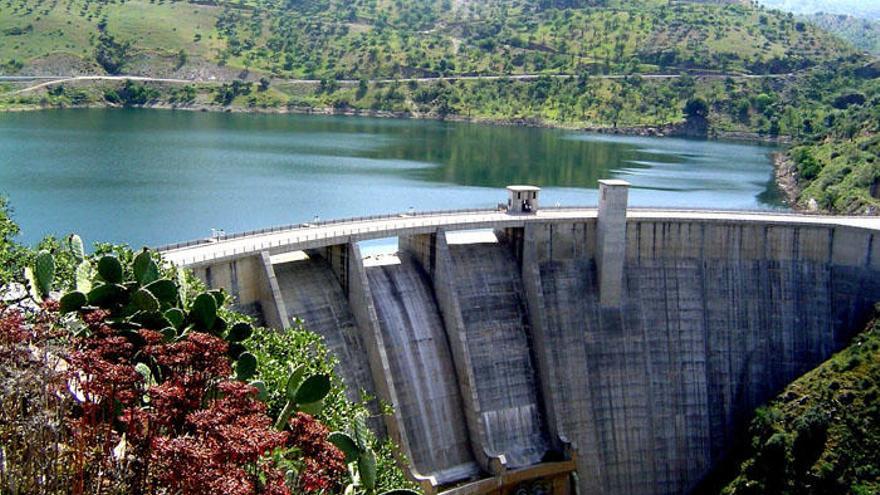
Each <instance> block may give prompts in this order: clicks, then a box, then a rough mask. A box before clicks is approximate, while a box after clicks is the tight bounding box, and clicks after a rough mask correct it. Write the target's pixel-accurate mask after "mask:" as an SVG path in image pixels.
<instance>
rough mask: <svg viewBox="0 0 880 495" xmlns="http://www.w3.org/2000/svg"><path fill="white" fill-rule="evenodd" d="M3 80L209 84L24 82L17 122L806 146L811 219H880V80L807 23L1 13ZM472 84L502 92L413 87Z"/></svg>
mask: <svg viewBox="0 0 880 495" xmlns="http://www.w3.org/2000/svg"><path fill="white" fill-rule="evenodd" d="M0 64H2V68H0V72H3V73H6V74H26V73H33V72H38V73H50V74H59V73H60V74H70V73H73V74H77V73H82V74H106V73H113V74H115V73H119V74H125V75H138V74H139V75H145V76H152V77H174V78H180V79H186V80H188V81H191V82H190V83H188V84H171V83H156V82H150V83H145V82H137V81H134V82H132V81H128V82H122V81H97V82H96V81H69V82H65V83H63V84H55V85H52V86H49V87H46V88H42V89H39V90H34V91H28V92H24V93H20V94H16V93H14V92H12V90H14V89H18V88H21V87H22V86H21V84H15V85H13V84H12V83H6V84H5V88H6V89H4V88H3V87H0V110H10V109H12V110H14V109H29V108H40V107H65V106H82V105H111V106H158V107H173V108H191V109H199V108H210V109H218V108H222V109H227V110H240V111H270V112H287V111H296V112H313V111H314V112H337V113H355V114H374V115H375V114H379V115H382V114H388V115H395V116H415V117H425V118H450V119H467V120H475V121H487V122H503V123H525V124H530V125H550V126H561V127H571V128H588V129H599V130H605V129H610V130H615V129H617V130H619V131H620V132H639V133H655V134H686V135H697V136H709V137H739V138H762V139H773V140H775V139H781V140H792V141H794V143H795V144H796V145H797V147H796V148H795V149H794V150H793V151H792V153H791V154H790V158H791V159H793V160H795V161H796V162H797V163H796V165H795V166H794V167H793V169H794V172H795V175H796V176H797V177H796V179H797V187H796V189H797V190H796V191H793V194H794V195H795V196H796V197H794V198H792V200H793V201H794V202H795V203H797V204H798V205H799V206H802V207H804V208H811V207H812V208H816V209H823V210H828V211H838V212H847V213H864V212H866V211H867V212H876V211H877V206H878V205H877V197H878V193H877V189H878V186H877V176H878V173H880V172H878V166H877V164H876V158H877V156H876V154H877V149H876V146H874V144H872V143H874V137H875V136H876V123H877V118H876V116H875V115H874V114H873V113H872V112H873V111H874V110H872V109H873V108H875V107H876V106H877V105H876V101H877V100H876V97H875V96H874V95H876V86H877V79H876V78H877V76H878V75H880V70H877V68H876V67H873V66H871V65H869V60H868V59H867V58H866V56H865V55H863V54H862V53H861V52H859V51H858V50H857V49H855V48H854V47H853V46H852V45H851V44H849V43H848V42H846V41H844V40H842V39H839V38H837V37H835V36H833V35H830V34H828V33H827V32H825V31H823V30H821V29H819V28H818V27H816V26H814V25H813V24H811V23H809V22H805V21H803V20H801V19H799V18H796V17H794V16H793V15H792V14H787V13H783V12H779V11H773V10H766V9H764V8H762V7H754V6H751V5H748V4H746V5H743V4H741V3H739V2H734V3H729V2H721V3H688V2H672V3H670V2H668V1H665V0H631V1H624V0H555V1H551V0H531V1H526V0H485V1H480V2H459V1H456V2H452V1H451V0H421V1H402V0H398V1H390V0H355V1H350V2H348V1H347V2H342V1H331V0H317V1H297V0H289V1H284V2H282V1H280V0H235V1H234V2H233V1H228V0H220V1H218V2H214V1H212V2H199V3H187V2H168V1H167V0H112V1H109V0H66V1H64V2H62V0H0ZM657 73H665V74H675V75H678V74H681V76H680V77H678V76H676V77H664V78H657V77H654V76H652V74H657ZM522 74H529V75H530V76H529V77H530V78H529V79H517V78H516V76H517V75H522ZM473 75H482V76H487V75H488V76H498V78H497V79H454V80H442V79H430V80H413V79H412V78H419V77H422V78H424V77H428V78H431V77H437V76H443V77H455V76H473ZM609 75H610V77H609ZM508 76H510V77H508ZM292 78H293V79H292ZM297 79H309V81H302V80H297ZM850 98H852V99H850ZM688 110H690V111H688ZM860 119H861V120H860ZM615 132H617V131H615Z"/></svg>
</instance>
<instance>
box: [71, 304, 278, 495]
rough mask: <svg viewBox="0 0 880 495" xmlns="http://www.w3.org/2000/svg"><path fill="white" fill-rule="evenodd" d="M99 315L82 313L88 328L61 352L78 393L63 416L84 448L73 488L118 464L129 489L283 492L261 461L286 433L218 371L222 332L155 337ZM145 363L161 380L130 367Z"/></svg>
mask: <svg viewBox="0 0 880 495" xmlns="http://www.w3.org/2000/svg"><path fill="white" fill-rule="evenodd" d="M106 317H107V313H105V312H101V311H91V312H88V313H86V314H84V315H83V321H84V322H85V323H86V325H87V327H88V329H89V333H88V334H87V336H85V337H79V338H76V339H73V340H72V346H73V351H72V352H70V355H69V358H68V362H69V364H70V368H69V370H68V379H69V381H70V383H71V384H72V389H73V392H74V393H75V394H76V395H77V397H78V399H79V401H80V407H79V408H78V410H77V411H76V413H75V414H74V415H73V416H72V417H71V418H70V422H69V424H70V426H71V429H72V431H73V432H74V438H75V444H76V445H77V447H78V448H77V450H78V451H79V452H82V453H83V454H84V455H82V456H80V457H79V460H80V462H79V463H78V466H77V467H78V469H79V472H80V473H82V475H81V476H80V479H79V483H77V484H76V485H75V487H74V491H83V490H84V489H85V486H86V484H87V480H90V479H91V480H94V479H95V477H96V476H98V474H99V472H100V474H102V475H104V476H106V473H109V472H111V471H113V470H114V468H116V467H117V466H118V464H119V463H120V462H124V463H125V465H126V466H127V468H128V471H127V474H126V483H127V484H128V485H129V488H130V489H131V490H132V491H138V490H142V489H143V487H161V488H166V489H171V490H172V492H174V493H177V492H179V493H183V494H191V495H202V494H204V495H208V494H216V493H223V494H228V495H239V494H240V495H246V494H254V493H272V494H278V495H280V494H285V493H289V490H288V488H287V487H286V486H285V484H284V476H283V474H282V473H281V472H280V471H278V470H277V469H275V468H274V467H273V466H272V465H271V463H269V462H266V461H264V459H263V458H264V457H265V456H266V455H267V454H270V453H271V452H272V451H273V450H275V449H278V448H281V447H284V446H285V445H286V442H287V435H288V434H287V433H286V432H278V431H275V430H274V429H272V419H271V418H270V417H269V416H268V415H267V414H266V406H265V404H263V403H262V402H260V401H258V400H257V399H256V392H257V391H256V389H255V388H253V387H251V386H249V385H246V384H244V383H242V382H238V381H234V380H229V379H227V377H228V376H229V375H230V374H231V368H230V365H229V358H228V356H227V354H226V353H227V350H228V346H227V343H226V342H225V341H224V340H223V339H220V338H218V337H215V336H213V335H209V334H205V333H200V332H190V333H188V334H187V335H186V337H185V338H183V339H181V340H178V341H176V342H175V341H172V342H164V341H163V336H162V334H160V333H158V332H155V331H151V330H139V331H138V332H124V331H119V330H116V329H114V328H112V327H111V326H109V325H108V324H107V321H106ZM145 362H149V363H151V364H152V366H151V367H150V369H151V374H152V373H153V372H155V373H156V374H157V375H159V376H161V378H162V381H161V383H149V382H148V381H146V380H145V377H144V375H143V374H142V372H139V371H138V369H137V366H138V363H145ZM123 435H124V439H125V440H124V442H123ZM120 445H123V446H124V449H125V452H124V453H120V450H119V449H120Z"/></svg>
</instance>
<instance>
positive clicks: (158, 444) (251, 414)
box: [153, 381, 288, 495]
mask: <svg viewBox="0 0 880 495" xmlns="http://www.w3.org/2000/svg"><path fill="white" fill-rule="evenodd" d="M218 389H219V391H220V392H221V394H222V395H223V396H222V397H221V398H220V399H217V400H215V401H213V402H211V404H210V406H209V407H208V408H206V409H203V410H199V411H196V412H193V413H191V414H190V415H189V416H187V418H186V423H187V426H188V430H189V434H188V435H186V436H181V437H176V438H169V437H159V438H156V439H155V440H154V442H153V463H154V465H155V466H156V468H157V472H158V478H159V480H160V481H161V482H162V485H163V486H167V487H169V488H172V489H176V490H181V491H183V492H184V493H190V494H206V495H207V494H212V493H221V490H222V492H224V493H231V494H239V493H240V494H242V495H244V494H251V493H257V492H258V489H257V481H256V476H251V475H249V474H248V473H249V472H251V473H253V471H254V470H259V471H261V472H262V473H264V475H268V476H267V478H268V480H267V486H265V487H263V489H264V490H266V491H269V489H270V488H271V493H277V494H286V493H288V491H287V489H286V487H285V486H284V478H283V476H282V475H281V473H280V472H277V470H275V469H273V468H272V467H270V466H268V465H266V464H265V463H261V462H260V461H261V459H262V458H263V456H265V455H267V454H269V453H270V452H271V451H273V450H274V449H276V448H280V447H282V446H284V444H285V441H286V440H287V433H283V432H276V431H274V430H273V429H272V428H271V426H272V421H271V419H270V418H269V417H268V416H267V415H266V414H265V412H266V406H265V405H264V404H263V403H261V402H259V401H257V400H256V398H255V394H256V389H254V388H253V387H250V386H248V385H245V384H243V383H241V382H232V381H227V382H222V383H220V385H219V386H218ZM245 467H250V468H251V470H250V471H249V470H248V469H245ZM278 483H280V485H278Z"/></svg>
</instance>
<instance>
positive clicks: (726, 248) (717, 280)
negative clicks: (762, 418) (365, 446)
mask: <svg viewBox="0 0 880 495" xmlns="http://www.w3.org/2000/svg"><path fill="white" fill-rule="evenodd" d="M600 195H607V196H604V197H607V198H608V200H607V201H605V202H604V203H603V208H611V209H613V210H614V211H605V212H602V211H597V210H595V209H592V210H588V209H585V210H579V211H576V212H575V211H563V210H555V211H554V210H552V209H547V210H541V211H539V212H537V213H532V214H519V215H512V214H505V213H491V212H481V213H479V214H477V213H474V214H473V216H469V215H471V214H467V215H450V216H449V217H444V219H442V220H441V219H437V218H433V217H432V218H430V219H426V220H425V221H423V222H419V220H420V219H418V218H412V217H407V218H400V219H388V220H387V221H386V220H382V222H383V223H382V224H381V225H380V224H378V223H375V222H374V223H368V224H366V225H360V224H359V225H358V226H353V227H351V229H349V230H345V229H343V228H336V227H334V229H336V230H333V231H332V232H330V233H329V234H327V235H326V237H323V239H324V241H323V242H324V245H321V239H322V237H321V236H323V235H324V234H318V233H316V232H315V230H314V228H313V227H312V228H311V229H312V230H306V231H304V232H303V233H302V234H296V235H298V236H299V237H290V238H291V239H300V240H298V241H291V242H289V243H288V244H284V243H283V242H278V243H277V244H272V242H273V241H269V242H268V244H266V243H263V244H257V245H259V246H261V247H262V249H263V250H264V251H266V250H268V251H269V254H271V256H268V254H267V256H254V255H253V254H252V253H251V252H250V251H249V250H246V249H245V250H244V251H243V252H241V251H239V252H238V254H235V255H232V256H230V255H228V254H227V252H226V251H221V252H222V253H223V255H222V256H218V257H217V259H214V260H210V259H208V256H206V255H204V254H200V255H199V256H201V259H202V260H207V261H200V262H198V263H196V264H194V265H191V266H194V268H195V269H196V273H197V274H199V276H201V277H203V279H206V282H208V283H209V284H210V285H211V286H213V287H224V288H226V289H227V290H228V291H230V293H232V295H233V296H234V297H235V299H236V301H238V303H239V304H241V306H242V307H245V308H252V311H255V310H256V309H259V310H260V311H262V313H263V318H264V320H265V321H267V322H268V321H281V322H283V321H284V320H285V319H293V318H301V319H302V320H303V321H304V322H305V324H306V326H307V327H308V328H311V329H312V330H314V331H316V332H318V333H320V334H321V335H323V336H324V337H325V339H326V341H327V343H328V346H329V347H330V348H331V349H332V350H333V352H335V353H336V354H337V355H338V356H339V357H340V367H341V369H340V371H341V374H342V375H343V377H344V379H345V381H346V383H347V385H348V387H349V388H350V389H351V390H360V389H365V390H368V391H371V393H376V394H377V395H379V397H380V398H381V399H382V400H384V401H387V402H388V403H390V404H392V405H393V406H394V407H395V411H394V413H393V414H391V415H389V416H386V417H385V418H384V421H385V422H384V425H380V426H378V427H377V429H379V430H382V429H383V428H384V431H387V432H388V434H389V435H391V436H392V438H394V439H395V440H396V441H398V442H399V443H400V444H401V447H402V449H401V450H402V452H403V453H404V454H406V456H407V457H408V459H409V461H410V462H409V466H410V469H411V475H412V477H413V479H415V480H417V481H419V482H420V483H421V485H422V487H423V488H424V489H426V490H427V491H429V492H435V491H443V490H444V489H448V488H450V487H451V489H450V493H455V494H462V495H463V494H466V493H467V494H470V493H511V492H513V491H515V490H516V489H518V487H519V488H521V487H534V486H535V485H534V484H535V483H539V484H540V483H544V485H541V486H542V487H543V488H542V489H545V490H550V491H552V492H553V493H572V492H573V490H574V488H575V487H574V486H573V485H574V484H577V487H576V488H577V489H578V490H579V493H581V494H584V495H592V494H620V495H624V494H627V495H628V494H646V495H648V494H650V495H655V494H656V495H661V494H680V493H690V492H692V491H693V490H694V489H695V488H696V487H697V486H698V485H699V484H700V482H701V481H703V480H704V479H705V478H706V477H707V476H708V475H709V474H710V473H711V472H712V470H713V469H714V468H716V467H717V466H719V465H720V464H721V463H722V462H724V460H725V456H726V455H728V454H729V452H730V449H731V447H732V446H733V445H734V443H735V441H736V439H737V438H738V437H739V436H740V435H741V434H742V433H743V431H744V428H745V427H746V426H747V425H748V422H749V421H750V419H751V414H752V412H753V410H754V409H755V407H757V406H758V405H760V404H762V403H763V402H765V401H766V400H768V399H769V398H771V397H773V396H774V395H775V394H776V393H778V392H779V391H781V390H782V389H783V388H784V387H785V386H786V385H787V384H788V383H790V382H791V381H792V380H794V379H795V378H796V377H798V376H800V375H801V374H803V373H804V372H806V371H808V370H810V369H812V368H814V367H815V366H816V365H818V364H819V363H821V362H822V361H823V360H825V359H827V358H828V357H830V356H831V354H833V353H834V352H835V351H837V350H839V349H841V348H842V347H844V346H845V345H846V344H847V343H848V342H849V340H850V339H851V338H852V337H853V335H854V334H855V333H856V332H858V331H860V330H861V329H862V328H864V325H865V323H866V321H867V319H868V318H869V317H870V316H871V314H872V308H873V305H874V303H876V302H877V301H880V220H874V219H849V218H845V217H810V216H801V215H766V214H765V215H757V214H745V213H734V212H675V211H647V210H628V211H627V210H626V185H625V184H622V183H616V182H613V181H609V182H608V183H604V184H603V185H602V186H601V188H600ZM602 197H603V196H600V202H602V199H601V198H602ZM475 228H476V229H486V228H494V229H495V235H494V238H491V239H487V237H486V235H480V236H471V237H468V236H466V235H464V236H463V235H460V234H459V232H457V231H462V230H471V229H475ZM328 229H329V227H328ZM389 233H396V234H397V235H399V236H400V237H399V252H398V255H397V257H396V258H394V259H393V260H392V261H391V262H384V263H376V262H375V260H366V261H365V260H364V259H363V258H362V256H361V254H360V251H359V249H358V246H357V242H358V241H359V240H361V239H363V238H375V237H374V236H379V235H382V236H387V235H388V234H389ZM484 234H485V233H484ZM273 235H275V234H273ZM284 235H288V234H287V233H285V234H284ZM362 236H363V237H362ZM490 237H491V236H490ZM235 242H239V241H235ZM267 246H270V247H268V248H267ZM209 248H213V247H211V246H207V247H204V246H202V245H199V246H197V249H199V250H201V251H199V253H202V252H204V251H205V250H206V249H209ZM213 249H217V248H213ZM294 251H296V252H299V253H300V254H299V255H298V256H297V257H295V259H294V258H289V257H287V256H288V254H289V253H290V252H294ZM182 253H183V252H182ZM285 253H287V254H285ZM180 256H181V259H197V258H196V257H195V256H192V253H191V252H186V253H185V256H188V257H189V258H185V257H183V256H184V254H180ZM266 259H268V260H269V261H268V263H266V262H265V261H266ZM182 264H184V265H187V263H182ZM267 266H268V268H267ZM273 280H274V284H275V285H274V286H273ZM271 312H275V313H276V314H275V315H271V314H268V313H271ZM282 312H286V314H281V313H282ZM572 471H575V472H576V476H574V475H572Z"/></svg>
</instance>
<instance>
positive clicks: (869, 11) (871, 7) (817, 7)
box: [758, 0, 880, 20]
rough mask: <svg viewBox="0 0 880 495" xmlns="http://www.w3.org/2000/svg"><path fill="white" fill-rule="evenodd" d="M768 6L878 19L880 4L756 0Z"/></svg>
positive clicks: (849, 0) (855, 0)
mask: <svg viewBox="0 0 880 495" xmlns="http://www.w3.org/2000/svg"><path fill="white" fill-rule="evenodd" d="M758 2H759V3H761V4H762V5H765V6H767V7H770V8H774V9H780V10H784V11H787V12H793V13H795V14H804V15H809V14H817V13H820V12H824V13H826V14H840V15H851V16H855V17H861V18H863V19H874V20H880V4H877V3H876V2H872V1H870V0H758Z"/></svg>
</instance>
